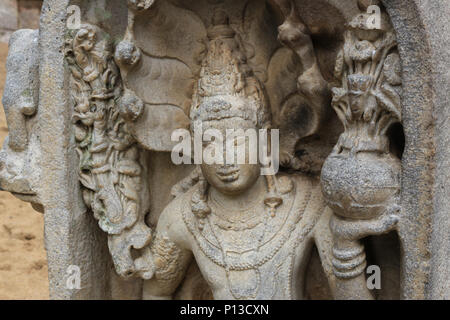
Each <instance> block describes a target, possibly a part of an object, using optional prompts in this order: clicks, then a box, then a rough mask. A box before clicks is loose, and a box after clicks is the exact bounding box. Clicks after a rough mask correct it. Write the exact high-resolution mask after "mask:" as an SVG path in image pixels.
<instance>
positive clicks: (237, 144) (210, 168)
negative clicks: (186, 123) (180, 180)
mask: <svg viewBox="0 0 450 320" xmlns="http://www.w3.org/2000/svg"><path fill="white" fill-rule="evenodd" d="M204 129H205V130H207V129H217V130H218V132H220V133H222V136H223V139H224V140H225V141H224V143H223V163H224V164H207V163H205V159H204V161H203V164H202V165H201V169H202V172H203V176H204V177H205V179H206V180H207V181H208V182H209V184H210V185H212V186H213V187H214V188H215V189H217V190H218V191H219V192H222V193H224V194H227V195H235V194H240V193H242V192H244V191H245V190H248V189H249V188H251V187H252V186H253V184H254V183H255V182H256V181H257V179H258V177H259V176H260V175H261V167H260V165H259V164H253V163H254V161H253V163H251V162H250V158H251V156H250V152H252V153H256V155H257V151H258V150H257V148H256V147H257V146H258V141H257V139H258V138H257V135H256V134H255V137H256V141H254V143H253V146H251V144H250V139H249V138H248V137H247V138H246V137H244V136H241V135H238V138H235V137H228V139H227V136H226V130H227V129H234V130H247V129H251V130H255V131H254V132H255V133H257V132H258V131H257V129H256V128H255V127H254V125H253V124H251V123H249V122H248V121H244V120H239V119H236V118H234V119H227V120H222V121H217V122H215V123H214V124H213V125H208V124H206V128H204ZM205 132H206V131H205ZM221 145H222V144H221ZM227 145H228V146H233V148H234V150H231V151H230V153H231V154H233V153H234V161H232V162H231V163H227V162H226V159H227ZM209 148H214V142H209V143H205V144H204V146H203V150H204V152H206V153H209V150H208V149H209ZM233 151H234V152H233ZM242 160H244V161H242ZM210 163H211V162H210Z"/></svg>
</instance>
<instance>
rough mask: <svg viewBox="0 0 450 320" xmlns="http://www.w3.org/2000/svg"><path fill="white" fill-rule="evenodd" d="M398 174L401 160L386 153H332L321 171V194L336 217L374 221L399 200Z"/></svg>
mask: <svg viewBox="0 0 450 320" xmlns="http://www.w3.org/2000/svg"><path fill="white" fill-rule="evenodd" d="M400 171H401V164H400V160H399V159H397V158H395V157H394V156H392V155H391V154H389V153H385V154H380V153H377V152H358V153H350V152H348V153H345V152H341V153H333V154H331V155H330V156H329V157H328V158H327V160H326V161H325V163H324V165H323V168H322V174H321V184H322V192H323V195H324V197H325V200H326V202H327V204H328V206H329V207H330V208H331V209H333V211H334V213H335V214H337V215H339V216H341V217H343V218H348V219H373V218H376V217H378V216H379V215H381V214H382V213H383V212H384V211H385V209H386V208H387V206H388V205H389V204H390V203H392V202H393V201H392V200H393V199H395V198H397V197H398V195H399V193H400Z"/></svg>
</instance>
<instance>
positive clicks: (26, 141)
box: [0, 30, 40, 204]
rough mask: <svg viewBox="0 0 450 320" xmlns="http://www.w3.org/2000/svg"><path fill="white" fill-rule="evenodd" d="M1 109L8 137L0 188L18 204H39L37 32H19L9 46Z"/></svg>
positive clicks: (1, 161)
mask: <svg viewBox="0 0 450 320" xmlns="http://www.w3.org/2000/svg"><path fill="white" fill-rule="evenodd" d="M7 70H8V73H7V75H6V84H5V90H4V94H3V107H4V109H5V114H6V118H7V122H8V129H9V135H8V137H7V138H6V140H5V143H4V145H3V149H2V150H1V151H0V188H1V189H3V190H5V191H9V192H11V193H12V194H14V195H15V196H17V197H18V198H20V199H21V200H24V201H28V202H31V203H34V204H37V203H39V200H38V197H37V194H36V188H35V185H37V182H38V181H39V173H38V167H39V166H38V165H37V163H36V162H37V161H39V160H38V159H39V154H40V146H39V136H38V134H37V132H36V130H35V127H36V125H37V117H36V112H37V106H38V89H39V83H38V81H39V74H38V70H39V57H38V31H37V30H35V31H32V30H20V31H17V32H16V33H14V34H13V36H12V38H11V41H10V44H9V55H8V60H7Z"/></svg>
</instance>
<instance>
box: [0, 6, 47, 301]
mask: <svg viewBox="0 0 450 320" xmlns="http://www.w3.org/2000/svg"><path fill="white" fill-rule="evenodd" d="M41 6H42V1H41V0H0V96H2V95H3V87H4V83H5V77H6V69H5V63H6V57H7V55H8V40H9V38H10V36H11V34H12V33H13V32H14V31H15V30H17V29H24V28H25V29H27V28H29V29H37V28H38V27H39V15H40V10H41ZM7 134H8V126H7V124H6V119H5V113H4V110H3V105H1V102H0V145H3V141H4V140H5V137H6V135H7ZM48 297H49V292H48V276H47V259H46V254H45V250H44V219H43V215H42V214H40V213H38V212H36V211H34V210H33V209H32V208H31V206H30V205H29V204H28V203H25V202H22V201H20V200H18V199H16V198H15V197H13V196H12V195H11V194H9V193H7V192H0V299H2V300H4V299H48Z"/></svg>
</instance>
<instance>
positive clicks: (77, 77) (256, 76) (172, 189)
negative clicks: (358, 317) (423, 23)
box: [0, 0, 450, 299]
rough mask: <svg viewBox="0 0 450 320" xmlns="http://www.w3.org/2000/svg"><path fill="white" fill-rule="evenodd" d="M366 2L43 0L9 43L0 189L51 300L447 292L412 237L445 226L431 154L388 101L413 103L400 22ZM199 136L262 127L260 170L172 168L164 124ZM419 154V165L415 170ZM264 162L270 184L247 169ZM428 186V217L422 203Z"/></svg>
mask: <svg viewBox="0 0 450 320" xmlns="http://www.w3.org/2000/svg"><path fill="white" fill-rule="evenodd" d="M415 2H421V1H419V0H417V1H415ZM69 4H70V5H76V6H78V7H79V8H80V9H81V17H82V21H81V24H80V25H79V26H78V27H77V28H75V29H67V26H66V25H64V21H65V19H66V18H67V17H66V13H67V12H66V10H67V6H68V5H69ZM384 5H385V6H386V7H384V6H383V4H382V3H381V1H377V0H358V1H356V0H346V1H341V2H339V4H338V3H337V2H336V1H331V0H320V1H306V0H267V1H265V0H251V1H234V0H224V1H213V0H202V1H188V0H186V1H183V0H173V1H162V0H128V1H125V0H114V1H108V2H102V1H99V2H96V1H87V2H83V3H82V2H81V1H67V2H66V1H62V2H61V1H60V2H58V1H55V0H48V1H46V2H45V3H44V7H43V13H42V19H41V29H40V31H39V33H38V32H37V31H19V32H17V33H16V34H15V35H14V36H13V37H12V39H11V43H10V55H9V58H8V78H7V85H6V88H5V93H4V106H5V111H6V113H7V118H8V126H9V129H10V135H9V139H8V140H7V141H6V142H5V146H4V149H3V150H2V153H1V157H0V169H1V171H0V186H1V187H2V188H3V189H5V190H8V191H10V192H13V193H14V194H15V195H17V196H18V197H20V198H21V199H23V200H25V201H29V202H31V203H32V204H33V206H34V207H35V208H36V209H38V210H40V211H41V212H45V213H44V214H45V218H46V225H47V228H46V230H47V231H46V232H47V234H46V239H47V240H46V241H47V250H48V253H49V263H50V269H49V271H50V275H49V277H50V283H51V292H52V296H53V297H54V298H69V299H75V298H98V297H101V298H117V299H124V298H130V299H142V298H143V299H193V298H197V299H211V298H214V299H326V298H336V299H374V298H377V299H396V298H409V299H411V298H425V297H435V298H439V297H448V292H449V291H448V281H447V285H446V284H445V281H444V282H442V281H438V280H439V279H440V278H441V276H440V275H435V276H433V275H432V274H431V272H430V268H431V269H433V270H438V272H440V274H441V273H442V274H446V273H447V271H446V270H443V269H442V268H443V267H442V261H445V259H446V258H445V257H447V258H448V243H447V244H445V247H446V248H447V252H446V251H445V250H442V246H436V245H434V244H433V241H437V243H439V241H441V240H433V241H431V240H430V239H431V238H433V237H438V235H437V234H433V233H432V231H430V230H431V228H430V225H431V223H437V224H438V225H439V226H438V227H437V228H434V229H433V230H434V231H433V232H438V234H441V233H442V232H444V233H443V234H444V238H445V232H446V231H445V230H446V229H445V228H443V227H442V226H443V225H444V226H445V223H447V222H446V220H445V218H444V216H445V215H444V211H445V209H442V208H445V206H443V203H445V201H446V200H445V197H444V198H442V195H443V194H441V193H439V192H434V191H433V190H435V189H434V188H435V187H434V186H432V185H431V184H430V182H429V181H427V180H426V178H425V175H424V174H425V172H434V171H433V170H435V169H433V166H434V164H433V161H434V160H433V159H434V158H433V155H432V154H433V152H434V151H433V150H434V149H433V148H434V145H433V144H431V145H430V144H429V143H428V144H427V142H426V141H425V140H420V139H418V138H417V134H418V133H417V134H416V133H415V131H414V130H413V129H412V127H413V124H412V123H413V122H414V119H413V118H414V117H413V115H414V114H415V113H414V112H415V111H413V109H411V108H409V107H408V106H406V105H405V101H408V102H409V103H410V104H411V105H413V104H414V103H416V104H417V101H416V100H414V99H415V98H414V94H416V95H420V89H418V88H416V87H414V86H413V85H412V82H411V79H410V78H408V75H406V74H405V70H406V71H411V68H413V67H411V66H410V65H409V63H411V61H412V60H414V59H415V58H414V57H415V56H414V54H412V53H410V49H409V47H408V39H406V38H407V33H408V32H410V33H412V32H413V31H411V30H415V31H414V32H417V29H414V28H411V26H405V25H403V24H404V23H405V22H404V21H403V20H401V18H399V15H400V16H401V15H402V12H403V11H402V10H406V9H404V8H402V5H401V3H400V1H394V3H390V4H387V3H384ZM439 6H442V7H445V5H437V7H439ZM439 8H440V7H439ZM445 8H446V10H450V7H445ZM429 10H430V12H433V13H434V12H435V10H437V9H435V8H434V7H431V8H430V9H429ZM100 11H101V12H103V15H100V16H99V13H98V12H100ZM56 17H61V19H58V18H56ZM55 36H56V40H55ZM433 41H435V40H433ZM433 41H432V42H431V43H434V42H433ZM38 42H39V44H40V47H39V48H38ZM52 48H53V49H56V50H53V51H52ZM424 50H425V49H424ZM429 50H430V52H431V53H433V52H435V51H433V50H434V48H431V49H429ZM431 53H430V54H431ZM24 61H26V63H23V62H24ZM414 61H416V60H414ZM424 61H425V60H424ZM424 63H425V62H424ZM427 63H428V62H427ZM430 63H432V64H433V63H434V64H437V62H436V60H433V62H430ZM38 69H39V71H38ZM414 70H416V69H414ZM417 70H422V69H420V68H419V69H417ZM410 74H413V73H412V72H411V73H410ZM405 79H406V80H405ZM447 80H448V79H447ZM434 81H437V82H436V87H440V82H439V81H440V80H437V79H434ZM19 83H20V85H19ZM23 84H25V86H24V85H23ZM24 88H25V89H24ZM50 90H54V91H50ZM422 90H427V88H425V87H424V88H422ZM424 92H425V91H424ZM447 98H448V97H447ZM427 103H431V102H429V101H428V100H427V101H424V102H423V104H422V105H423V106H424V107H425V105H427V106H428V104H427ZM57 106H63V107H61V108H60V109H57ZM427 110H431V108H430V109H427ZM427 112H428V113H426V114H425V115H421V116H420V117H419V119H420V121H422V122H420V124H421V126H420V128H421V129H420V130H422V131H421V132H422V133H424V136H423V137H425V136H426V134H428V135H430V131H429V130H428V129H429V128H430V127H427V125H426V124H427V123H429V122H427V121H428V120H426V119H429V118H427V117H429V112H431V111H427ZM59 120H61V121H60V122H58V123H57V121H59ZM422 124H423V125H422ZM199 127H202V129H203V130H207V129H213V130H215V132H219V133H222V134H223V135H225V132H226V131H227V130H228V129H244V130H246V129H251V130H256V131H258V130H268V132H275V131H276V130H279V147H280V149H279V152H278V150H277V149H276V148H272V149H271V150H270V148H269V150H268V152H269V155H270V156H269V159H271V160H270V161H272V163H270V162H269V163H265V164H262V165H261V164H249V163H247V164H237V163H232V164H230V163H227V164H207V163H202V164H199V165H189V164H182V165H175V164H174V163H172V162H171V157H170V152H171V151H172V150H173V148H174V146H175V145H176V141H172V139H171V138H172V133H173V132H174V131H175V130H177V129H184V130H186V132H189V131H187V130H190V132H191V134H192V135H193V136H195V135H196V129H197V128H199ZM440 130H441V131H442V132H443V133H441V131H439V135H442V134H443V135H444V137H445V132H446V131H445V128H444V129H440ZM425 133H426V134H425ZM54 134H59V135H60V136H58V138H57V139H55V140H54V141H53V142H54V143H53V148H55V150H60V151H52V149H51V147H52V146H51V143H50V142H51V140H52V138H51V137H52V136H54ZM272 137H273V136H272ZM439 137H441V136H439ZM442 139H444V140H443V141H444V142H443V145H445V141H447V140H448V139H447V140H445V138H442ZM438 141H441V140H438ZM215 142H216V141H215ZM227 142H228V141H227ZM232 144H233V142H231V145H232ZM421 146H422V147H423V150H428V149H427V148H431V149H430V151H429V153H428V154H429V157H431V158H429V159H428V158H427V160H424V161H417V159H418V158H417V157H418V156H419V154H418V152H419V151H417V150H418V148H420V147H421ZM58 148H59V149H58ZM204 148H205V149H208V148H210V149H213V148H214V144H213V141H212V140H210V141H209V143H205V144H204ZM61 150H64V151H61ZM58 152H59V153H58ZM248 152H250V151H248ZM424 152H425V151H424ZM443 152H444V151H443ZM184 156H185V159H191V157H194V158H195V155H194V156H193V155H191V154H187V155H184ZM250 157H251V156H250V154H246V158H247V159H249V158H250ZM421 157H422V156H421ZM422 158H423V157H422ZM422 158H421V159H422ZM278 159H279V160H280V165H281V171H280V172H279V173H277V174H274V175H261V168H262V167H265V166H269V165H270V164H273V162H276V161H277V160H278ZM424 163H425V164H426V165H425V166H424V165H423V164H424ZM58 166H62V167H58ZM438 167H439V170H444V171H443V172H444V173H442V174H444V175H445V168H444V169H442V167H441V166H438ZM419 168H423V170H425V171H423V172H422V171H420V170H422V169H419ZM30 169H32V170H30ZM52 170H53V171H52ZM426 170H428V171H426ZM436 170H437V169H436ZM50 172H55V173H54V174H53V175H52V174H50V175H49V173H50ZM420 172H422V173H420ZM434 174H436V173H434ZM447 174H448V173H447ZM52 179H53V180H52ZM411 179H416V181H418V182H420V183H419V185H418V187H419V188H420V190H421V191H420V193H419V194H420V197H417V196H415V195H417V194H418V193H417V192H413V191H412V190H411V189H412V188H413V187H412V186H410V185H405V181H408V180H411ZM49 181H52V182H54V186H53V187H52V186H49V185H48V184H49ZM433 181H434V180H433ZM57 186H61V190H64V192H63V191H61V195H62V196H60V198H59V199H58V198H57V196H56V195H58V192H59V191H58V190H57V189H58V188H57ZM443 188H444V189H445V188H446V187H445V186H444V187H443ZM445 190H448V189H445ZM429 194H431V195H432V196H431V198H430V199H434V200H433V201H435V204H436V210H435V211H426V210H422V209H424V208H429V207H427V205H426V204H427V203H428V202H427V201H429V200H427V199H425V198H426V195H429ZM444 195H445V193H444ZM439 208H440V209H439ZM414 212H415V213H418V212H420V214H415V213H414ZM94 220H95V223H94ZM442 221H443V222H442ZM447 225H448V223H447ZM433 239H435V238H433ZM74 240H75V241H74ZM422 240H423V241H422ZM421 241H422V242H421ZM90 243H93V244H94V245H89V244H90ZM58 244H59V246H58ZM400 247H401V248H402V249H401V250H400ZM430 252H432V253H433V258H430ZM434 261H441V263H440V265H438V266H436V265H435V264H434ZM69 265H81V266H82V270H81V271H82V274H83V278H82V283H84V285H83V286H82V288H81V289H79V290H78V291H75V292H74V291H71V290H70V289H67V288H65V287H64V281H61V279H64V275H63V273H64V271H65V268H67V267H68V266H69ZM369 266H377V267H379V268H380V270H381V272H382V278H381V279H382V280H381V288H377V289H378V290H373V288H370V287H369V286H368V279H367V277H368V270H369V269H368V267H369ZM124 279H126V280H124ZM430 283H431V284H430ZM446 286H447V287H446Z"/></svg>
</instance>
